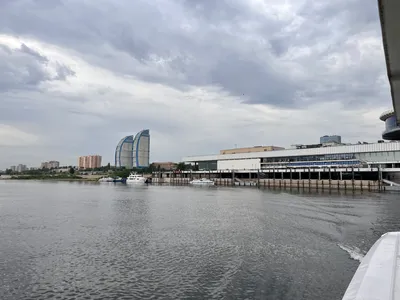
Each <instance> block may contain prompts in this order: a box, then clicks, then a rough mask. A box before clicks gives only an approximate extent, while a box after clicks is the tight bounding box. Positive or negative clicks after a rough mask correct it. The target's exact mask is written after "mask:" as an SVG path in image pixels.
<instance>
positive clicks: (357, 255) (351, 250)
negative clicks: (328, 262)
mask: <svg viewBox="0 0 400 300" xmlns="http://www.w3.org/2000/svg"><path fill="white" fill-rule="evenodd" d="M338 246H339V248H340V249H342V250H344V251H346V252H347V253H348V254H349V255H350V257H351V258H352V259H354V260H358V261H359V262H361V260H362V259H363V258H364V256H365V254H364V253H363V252H362V251H361V250H360V249H359V248H357V247H351V246H347V245H342V244H338Z"/></svg>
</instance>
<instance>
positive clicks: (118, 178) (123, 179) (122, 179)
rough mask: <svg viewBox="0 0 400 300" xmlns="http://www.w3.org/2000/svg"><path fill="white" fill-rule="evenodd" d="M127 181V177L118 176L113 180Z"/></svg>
mask: <svg viewBox="0 0 400 300" xmlns="http://www.w3.org/2000/svg"><path fill="white" fill-rule="evenodd" d="M125 181H126V178H122V177H117V178H114V181H113V182H125Z"/></svg>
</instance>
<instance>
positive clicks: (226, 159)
mask: <svg viewBox="0 0 400 300" xmlns="http://www.w3.org/2000/svg"><path fill="white" fill-rule="evenodd" d="M182 160H183V161H184V162H186V163H194V164H196V165H198V168H199V170H263V169H286V168H309V167H313V168H324V167H365V168H370V167H378V166H380V167H384V168H400V142H388V143H371V144H357V145H342V146H334V147H319V148H306V149H288V150H278V151H266V152H254V153H242V154H229V155H226V154H225V155H221V154H220V155H206V156H189V157H184V158H183V159H182Z"/></svg>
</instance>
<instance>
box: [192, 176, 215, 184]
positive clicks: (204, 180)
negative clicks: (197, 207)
mask: <svg viewBox="0 0 400 300" xmlns="http://www.w3.org/2000/svg"><path fill="white" fill-rule="evenodd" d="M189 184H192V185H215V183H214V181H212V180H210V179H207V178H200V179H194V180H192V181H189Z"/></svg>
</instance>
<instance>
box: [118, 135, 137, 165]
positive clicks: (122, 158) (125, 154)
mask: <svg viewBox="0 0 400 300" xmlns="http://www.w3.org/2000/svg"><path fill="white" fill-rule="evenodd" d="M132 153H133V135H129V136H126V137H124V138H123V139H121V141H120V142H119V143H118V145H117V148H116V149H115V166H116V167H125V168H128V169H130V168H132V157H133V156H132V155H133V154H132Z"/></svg>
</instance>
